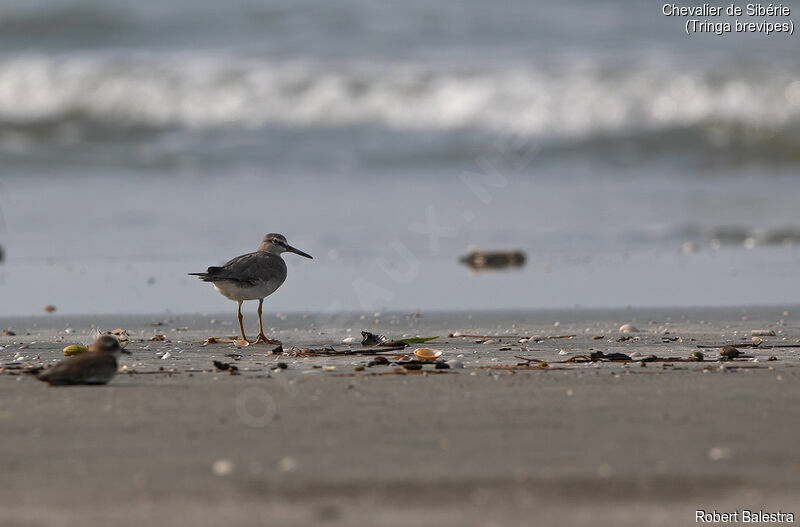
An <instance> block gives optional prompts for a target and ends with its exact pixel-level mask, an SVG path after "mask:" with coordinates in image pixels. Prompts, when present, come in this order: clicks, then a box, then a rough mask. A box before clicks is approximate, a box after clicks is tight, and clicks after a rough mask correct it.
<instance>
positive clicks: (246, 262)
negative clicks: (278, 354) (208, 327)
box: [189, 233, 311, 344]
mask: <svg viewBox="0 0 800 527" xmlns="http://www.w3.org/2000/svg"><path fill="white" fill-rule="evenodd" d="M285 252H290V253H295V254H299V255H300V256H305V257H306V258H311V255H310V254H306V253H304V252H303V251H301V250H299V249H295V248H294V247H292V246H291V245H289V244H288V243H287V242H286V238H285V237H284V236H283V235H282V234H274V233H273V234H267V235H266V236H264V238H262V240H261V244H260V245H259V246H258V250H256V252H254V253H248V254H243V255H241V256H237V257H236V258H234V259H233V260H231V261H230V262H228V263H226V264H225V265H223V266H221V267H209V268H208V269H207V270H206V272H205V273H189V274H190V275H192V276H198V277H200V279H201V280H203V281H204V282H211V283H212V284H214V288H215V289H216V290H217V291H219V292H220V294H221V295H222V296H224V297H225V298H230V299H231V300H234V301H236V302H237V303H238V304H239V308H238V310H237V312H236V316H237V318H238V319H239V331H240V332H241V334H242V341H243V342H247V337H246V336H245V334H244V325H243V324H242V318H243V317H242V302H244V301H245V300H258V336H257V337H256V340H255V341H253V343H254V344H268V343H272V342H274V341H271V340H269V339H268V338H267V337H266V335H264V325H263V323H262V322H261V307H262V305H263V304H264V299H265V298H266V297H268V296H269V295H271V294H272V293H274V292H275V291H276V290H277V289H278V288H279V287H280V286H281V284H283V282H284V281H285V280H286V263H285V262H284V261H283V258H282V257H281V254H282V253H285Z"/></svg>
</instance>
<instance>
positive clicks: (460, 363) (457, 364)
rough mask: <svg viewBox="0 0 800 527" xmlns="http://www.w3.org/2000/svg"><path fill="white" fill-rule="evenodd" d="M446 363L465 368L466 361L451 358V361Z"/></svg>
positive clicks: (457, 367)
mask: <svg viewBox="0 0 800 527" xmlns="http://www.w3.org/2000/svg"><path fill="white" fill-rule="evenodd" d="M445 364H447V365H448V366H450V367H451V368H453V369H459V368H463V367H464V363H463V362H461V361H460V360H449V361H447V362H445Z"/></svg>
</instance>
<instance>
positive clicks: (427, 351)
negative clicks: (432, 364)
mask: <svg viewBox="0 0 800 527" xmlns="http://www.w3.org/2000/svg"><path fill="white" fill-rule="evenodd" d="M414 355H415V356H416V357H417V358H418V359H419V360H436V359H438V358H439V357H441V356H442V350H435V349H433V348H419V349H416V350H414Z"/></svg>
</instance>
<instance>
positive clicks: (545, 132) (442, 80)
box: [0, 0, 800, 316]
mask: <svg viewBox="0 0 800 527" xmlns="http://www.w3.org/2000/svg"><path fill="white" fill-rule="evenodd" d="M660 5H661V4H659V3H656V2H637V1H634V0H615V1H611V2H603V3H599V2H592V1H590V0H572V1H567V2H558V3H555V2H548V3H544V2H525V1H521V0H520V1H512V2H507V3H504V4H503V5H502V6H497V5H492V4H486V3H484V2H478V1H477V0H465V1H461V2H437V3H430V2H422V1H421V0H420V1H417V0H414V1H410V2H403V3H397V2H391V1H390V0H370V1H368V0H343V1H342V2H337V3H335V4H328V3H318V2H305V1H300V2H297V1H291V2H290V1H289V0H279V1H268V2H265V1H260V0H235V1H233V2H228V3H225V4H220V3H218V2H211V1H210V0H199V1H188V0H185V1H184V0H170V1H164V0H161V1H155V0H143V1H141V2H136V3H129V4H122V3H118V2H112V1H110V0H37V1H36V2H30V1H22V0H11V1H7V2H4V3H3V5H1V6H0V160H2V163H0V246H2V247H3V249H4V251H5V254H6V261H5V263H0V296H1V297H2V298H3V299H4V300H5V301H4V302H2V303H0V316H10V315H14V314H18V315H26V314H32V313H39V312H41V309H42V307H43V306H44V305H46V304H54V305H56V306H57V307H58V308H59V311H60V312H63V313H67V314H68V313H91V312H104V313H134V312H135V313H142V312H158V313H161V312H165V311H172V312H178V313H179V312H221V311H225V310H227V309H228V308H229V306H228V301H226V300H225V299H224V298H221V297H220V296H219V295H217V294H216V293H215V292H214V291H213V290H211V289H210V287H208V285H207V284H201V283H198V282H195V281H193V280H190V279H189V277H186V276H185V273H187V272H192V271H199V270H203V269H204V268H205V267H207V266H209V265H216V264H219V263H222V262H224V261H226V260H227V259H229V258H231V257H233V256H236V255H238V254H241V253H244V252H249V251H252V250H254V249H255V247H256V246H257V244H258V240H259V239H260V237H261V236H262V235H263V234H265V233H266V232H282V233H283V234H285V235H286V236H287V238H288V239H289V241H290V242H291V243H293V244H295V245H296V246H297V247H299V248H301V249H303V250H307V251H308V252H310V253H311V254H313V255H314V256H315V260H314V261H313V262H299V261H296V260H293V259H292V258H291V256H287V262H288V265H289V279H288V280H287V283H286V285H284V287H283V288H282V289H281V291H280V292H278V293H276V295H275V297H274V298H271V299H270V300H269V301H268V302H267V304H266V306H265V307H266V309H269V310H272V311H303V310H313V311H320V310H339V309H341V310H373V309H389V310H416V309H423V310H424V309H455V308H459V309H481V308H510V309H512V308H526V309H536V308H559V307H569V306H573V305H576V304H579V305H582V306H587V307H620V306H626V305H631V304H632V305H646V306H682V305H687V306H688V305H735V304H781V303H786V302H789V303H791V302H792V300H793V299H796V298H797V295H796V294H795V291H794V289H793V288H792V287H790V286H787V284H788V283H790V282H788V281H789V280H790V279H791V277H792V276H794V274H795V272H796V271H798V268H800V264H798V258H797V247H798V245H800V208H798V207H797V206H796V203H795V196H797V195H798V192H800V179H798V177H797V176H798V167H800V63H798V61H797V58H796V57H797V53H796V52H797V45H796V40H795V37H794V36H784V35H770V36H766V35H743V34H728V35H724V36H721V37H720V36H716V35H713V34H704V35H693V36H691V37H689V36H687V35H686V34H685V33H684V32H683V27H682V22H681V19H679V18H674V17H665V16H663V15H662V14H661V10H660ZM788 5H790V6H792V7H795V6H793V5H792V4H791V3H788ZM741 18H743V19H744V18H746V17H741ZM4 225H5V227H4ZM470 246H478V247H482V248H487V249H521V250H524V251H525V252H526V253H527V255H528V265H527V266H526V267H525V268H524V269H522V270H518V271H513V272H505V273H481V274H477V275H474V274H470V273H469V271H468V270H467V269H466V268H465V267H464V266H462V265H460V264H459V262H458V258H459V257H460V256H461V255H462V254H464V253H465V252H466V251H467V248H468V247H470Z"/></svg>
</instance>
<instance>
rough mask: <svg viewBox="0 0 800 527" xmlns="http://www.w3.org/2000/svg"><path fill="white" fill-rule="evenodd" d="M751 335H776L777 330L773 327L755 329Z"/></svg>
mask: <svg viewBox="0 0 800 527" xmlns="http://www.w3.org/2000/svg"><path fill="white" fill-rule="evenodd" d="M750 336H751V337H774V336H775V332H774V331H772V330H771V329H754V330H753V331H751V332H750Z"/></svg>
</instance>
